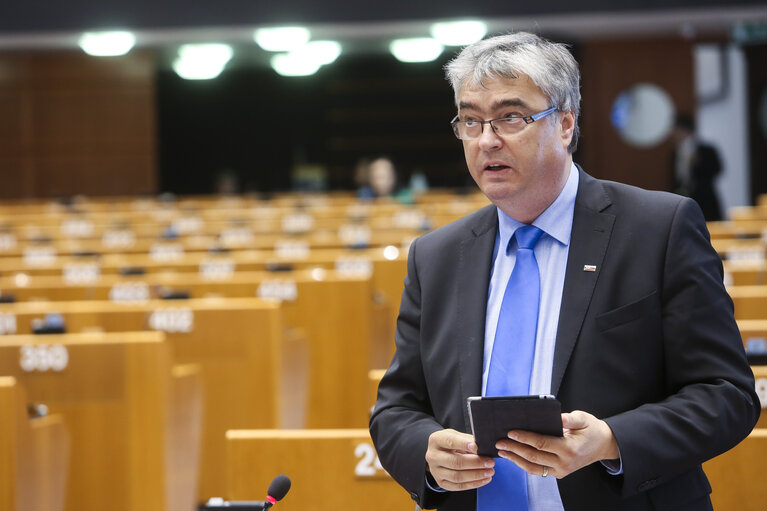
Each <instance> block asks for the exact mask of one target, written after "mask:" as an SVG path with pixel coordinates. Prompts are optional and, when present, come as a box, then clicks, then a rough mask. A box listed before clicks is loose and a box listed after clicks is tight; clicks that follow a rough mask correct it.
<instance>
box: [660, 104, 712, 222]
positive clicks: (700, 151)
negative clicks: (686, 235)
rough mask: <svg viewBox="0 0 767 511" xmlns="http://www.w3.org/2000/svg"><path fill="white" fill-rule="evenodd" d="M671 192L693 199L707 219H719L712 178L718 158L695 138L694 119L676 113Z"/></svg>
mask: <svg viewBox="0 0 767 511" xmlns="http://www.w3.org/2000/svg"><path fill="white" fill-rule="evenodd" d="M672 135H673V138H674V143H675V148H674V155H673V156H674V158H673V164H674V192H676V193H678V194H680V195H685V196H687V197H690V198H691V199H694V200H695V202H697V203H698V205H699V206H700V209H701V210H703V217H704V218H705V219H706V221H707V222H712V221H716V220H722V208H721V206H720V204H719V197H718V196H717V193H716V178H717V177H718V176H719V174H721V172H722V160H721V158H719V153H718V152H717V150H716V148H715V147H714V146H712V145H710V144H706V143H704V142H702V141H700V140H698V139H697V138H696V137H695V121H694V120H693V118H692V116H690V115H686V114H684V115H679V116H677V118H676V121H675V123H674V131H673V134H672Z"/></svg>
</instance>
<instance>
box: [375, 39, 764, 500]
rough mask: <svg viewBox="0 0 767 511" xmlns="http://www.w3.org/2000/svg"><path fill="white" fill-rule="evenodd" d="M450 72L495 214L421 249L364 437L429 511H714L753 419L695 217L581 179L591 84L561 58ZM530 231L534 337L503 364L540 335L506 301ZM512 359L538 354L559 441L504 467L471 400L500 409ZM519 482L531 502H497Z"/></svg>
mask: <svg viewBox="0 0 767 511" xmlns="http://www.w3.org/2000/svg"><path fill="white" fill-rule="evenodd" d="M446 69H447V74H448V78H449V79H450V81H451V83H452V85H453V89H454V91H455V96H456V104H457V106H458V115H457V116H456V119H454V121H453V123H452V124H453V129H454V132H455V134H456V136H457V137H458V138H459V139H461V140H462V142H463V146H464V152H465V156H466V162H467V165H468V168H469V172H470V173H471V175H472V177H473V178H474V180H475V181H476V182H477V184H478V185H479V187H480V189H481V190H482V191H483V192H484V193H485V195H487V197H488V198H489V199H490V200H491V201H492V202H493V205H491V206H488V207H486V208H484V209H482V210H480V211H477V212H476V213H473V214H471V215H469V216H467V217H465V218H463V219H461V220H459V221H457V222H454V223H453V224H450V225H448V226H445V227H443V228H441V229H438V230H436V231H434V232H432V233H429V234H427V235H425V236H423V237H422V238H420V239H418V240H417V241H416V242H414V243H413V244H412V246H411V249H410V255H409V259H408V274H407V277H406V279H405V291H404V293H403V295H402V303H401V306H400V313H399V318H398V322H397V331H396V344H397V351H396V354H395V356H394V359H393V360H392V363H391V366H390V367H389V369H388V371H387V372H386V375H385V376H384V378H383V379H382V381H381V384H380V386H379V389H378V401H377V403H376V407H375V409H374V412H373V415H372V417H371V421H370V431H371V435H372V438H373V441H374V443H375V445H376V448H377V450H378V453H379V457H380V460H381V463H382V464H383V466H384V468H385V469H386V470H387V471H388V472H389V473H390V474H391V475H392V476H393V477H394V478H395V479H396V480H397V481H398V482H399V483H400V484H401V485H402V486H403V487H404V488H405V489H406V490H407V491H408V492H410V494H411V496H412V497H413V499H414V500H415V501H416V502H417V503H418V504H419V505H420V506H421V507H424V508H433V507H437V508H438V509H441V510H461V511H465V510H471V509H475V508H476V509H478V510H479V511H487V510H489V509H514V510H517V509H522V510H527V509H529V510H535V511H541V510H562V509H566V510H568V511H570V510H602V509H604V510H645V509H647V510H650V509H661V510H662V509H669V510H670V509H685V510H693V509H694V510H699V509H710V507H711V504H710V499H709V493H710V491H711V489H710V486H709V484H708V481H707V480H706V477H705V475H704V474H703V471H702V469H701V463H702V462H703V461H705V460H707V459H709V458H711V457H713V456H716V455H717V454H719V453H721V452H724V451H726V450H727V449H729V448H731V447H732V446H734V445H735V444H737V443H738V442H739V441H740V440H741V439H743V438H744V437H745V436H746V435H747V434H748V433H749V432H750V431H751V429H752V428H753V426H754V424H755V422H756V419H757V417H758V414H759V403H758V398H757V396H756V393H755V391H754V380H753V375H752V374H751V372H750V369H749V367H748V364H747V361H746V358H745V354H744V350H743V346H742V344H741V339H740V335H739V332H738V329H737V326H736V323H735V321H734V318H733V308H732V301H731V300H730V298H729V296H728V295H727V293H726V290H725V288H724V286H723V284H722V266H721V262H720V260H719V258H718V256H717V254H716V252H715V251H714V250H713V249H712V248H711V245H710V242H709V237H708V232H707V230H706V227H705V223H704V220H703V216H702V215H701V212H700V209H699V208H698V206H697V205H696V204H695V203H694V202H693V201H692V200H690V199H686V198H683V197H679V196H676V195H672V194H667V193H662V192H648V191H644V190H641V189H638V188H633V187H630V186H626V185H622V184H618V183H612V182H607V181H600V180H596V179H594V178H592V177H591V176H589V175H588V174H586V173H585V172H584V171H583V170H582V169H580V168H578V167H577V166H575V165H574V164H573V162H572V156H571V155H572V152H573V151H574V149H575V146H576V143H577V132H578V128H577V120H578V113H579V103H580V92H579V86H580V83H579V82H580V77H579V73H578V67H577V64H576V63H575V61H574V59H573V58H572V56H571V55H570V53H569V52H568V51H567V49H566V48H565V47H564V46H562V45H559V44H555V43H552V42H549V41H547V40H544V39H542V38H539V37H537V36H535V35H532V34H525V33H518V34H512V35H505V36H499V37H495V38H491V39H488V40H485V41H480V42H479V43H475V44H474V45H471V46H469V47H467V48H466V49H464V50H463V51H462V52H461V54H460V55H459V56H458V57H457V58H456V59H454V60H453V61H452V62H451V63H449V64H448V65H447V67H446ZM530 226H534V227H533V228H534V229H537V230H539V231H541V233H539V235H540V238H538V241H537V242H534V247H533V248H532V250H533V252H534V257H533V260H534V261H536V263H535V264H537V268H538V269H539V272H540V277H539V278H538V279H537V282H536V284H535V287H536V292H537V293H538V295H537V300H538V301H537V302H536V303H538V305H536V306H535V307H534V309H535V312H536V313H537V317H535V318H533V320H534V323H533V324H534V325H535V328H534V339H531V340H527V341H526V340H525V339H524V338H523V337H522V336H519V338H515V341H514V342H519V343H520V344H519V345H511V346H509V345H507V344H508V342H509V341H508V340H507V337H504V335H506V332H507V331H509V330H513V329H514V321H515V320H517V314H518V315H519V316H520V318H519V321H518V322H519V323H522V322H524V321H527V319H524V318H522V316H523V313H522V312H521V311H517V310H509V309H504V307H503V305H504V304H505V301H506V297H505V296H504V295H505V292H504V288H506V287H507V281H509V282H510V283H509V288H511V281H513V280H514V275H513V273H514V270H513V269H512V268H513V267H514V266H515V264H516V263H515V261H521V260H522V255H521V254H522V250H523V248H529V247H526V246H523V244H522V241H520V239H519V237H518V236H517V234H518V231H519V233H521V232H522V231H524V230H529V229H531V227H530ZM515 238H516V240H515ZM525 257H528V260H529V256H525ZM521 264H522V263H521V262H520V265H521ZM510 273H511V277H510V276H509V274H510ZM509 319H511V322H510V323H509V321H508V320H509ZM509 324H511V327H509V326H507V325H509ZM525 342H527V343H528V344H530V343H532V344H534V346H526V345H523V344H524V343H525ZM503 350H507V351H508V350H511V351H515V350H518V351H519V352H520V353H521V352H523V351H524V350H530V351H531V353H533V355H532V360H531V362H530V364H529V387H526V388H527V390H528V391H529V393H530V394H554V395H556V396H557V398H558V399H559V401H560V402H561V403H562V407H563V412H565V413H563V414H562V425H563V428H564V436H563V437H561V438H558V437H547V436H543V435H538V434H534V433H532V432H524V431H512V432H510V433H509V438H507V439H504V440H501V441H499V442H498V444H497V447H498V449H499V452H500V456H501V457H500V458H497V459H492V458H487V457H483V456H479V455H477V454H476V452H477V446H476V444H475V443H474V439H473V437H472V436H471V434H469V432H470V431H471V429H470V423H469V417H468V412H467V409H466V399H467V397H469V396H476V395H487V394H488V393H489V383H488V380H489V379H491V378H494V379H495V378H497V376H495V374H497V373H495V371H497V369H494V367H496V366H494V359H495V358H496V356H498V358H499V359H501V358H502V354H503V353H504V352H503ZM519 358H520V359H521V358H522V357H521V356H520V357H519ZM526 371H528V370H526ZM514 378H516V376H515V375H511V376H509V379H514ZM524 382H525V385H527V382H528V379H527V373H526V374H525V379H524ZM509 466H511V468H512V469H514V470H516V471H519V472H520V473H521V474H522V482H521V483H514V484H521V486H522V487H521V489H520V488H519V487H517V488H516V489H515V490H514V491H518V492H521V493H515V495H519V496H517V497H514V498H510V499H508V500H506V501H502V502H501V504H489V502H491V501H490V500H487V499H485V498H484V497H483V495H487V494H489V493H488V492H491V491H496V489H497V488H498V487H501V488H505V487H506V486H508V485H509V484H511V483H510V482H509V481H508V479H507V478H509V477H511V476H508V475H507V474H509V473H510V472H508V470H509V469H508V467H509ZM517 467H519V468H517ZM501 468H503V471H501V470H500V469H501ZM520 468H521V469H522V470H523V471H524V472H521V471H520ZM514 477H516V476H514ZM483 492H484V493H483ZM478 499H479V500H478ZM478 502H479V503H478Z"/></svg>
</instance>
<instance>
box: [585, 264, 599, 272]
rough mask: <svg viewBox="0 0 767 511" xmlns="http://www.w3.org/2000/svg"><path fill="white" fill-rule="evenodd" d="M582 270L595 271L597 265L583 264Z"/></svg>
mask: <svg viewBox="0 0 767 511" xmlns="http://www.w3.org/2000/svg"><path fill="white" fill-rule="evenodd" d="M583 271H597V266H596V265H595V264H584V265H583Z"/></svg>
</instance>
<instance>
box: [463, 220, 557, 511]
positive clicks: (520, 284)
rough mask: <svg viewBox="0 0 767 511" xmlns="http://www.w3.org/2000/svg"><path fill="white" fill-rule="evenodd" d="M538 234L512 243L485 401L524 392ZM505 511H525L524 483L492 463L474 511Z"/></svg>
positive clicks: (524, 231)
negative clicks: (514, 254) (513, 257)
mask: <svg viewBox="0 0 767 511" xmlns="http://www.w3.org/2000/svg"><path fill="white" fill-rule="evenodd" d="M542 234H543V231H541V230H540V229H538V228H537V227H535V226H532V225H528V226H525V227H520V228H519V229H517V230H516V231H515V232H514V236H513V237H512V238H516V240H517V246H518V247H519V248H518V249H517V260H516V262H515V263H514V270H512V272H511V277H509V283H508V284H507V285H506V291H505V292H504V294H503V301H502V302H501V312H500V314H499V315H498V326H497V328H496V331H495V341H494V343H493V354H492V356H491V357H490V368H489V369H488V374H487V388H486V390H485V395H486V396H521V395H525V394H527V393H528V392H529V389H530V374H531V373H532V370H533V356H534V354H535V332H536V329H537V327H538V304H539V303H540V295H541V291H540V289H541V280H540V272H539V271H538V261H536V259H535V253H534V252H533V247H534V246H535V243H536V242H537V241H538V239H539V238H540V237H541V235H542ZM509 244H511V241H509ZM507 251H508V249H507ZM503 255H506V254H502V255H500V256H503ZM506 509H513V510H515V511H517V510H519V511H526V510H527V509H528V503H527V477H526V475H525V471H524V470H522V469H521V468H519V467H518V466H517V465H515V464H514V463H512V462H511V461H509V460H506V459H503V458H497V459H496V460H495V476H493V480H492V481H491V482H490V483H489V484H487V485H485V486H483V487H481V488H479V489H478V490H477V511H496V510H506Z"/></svg>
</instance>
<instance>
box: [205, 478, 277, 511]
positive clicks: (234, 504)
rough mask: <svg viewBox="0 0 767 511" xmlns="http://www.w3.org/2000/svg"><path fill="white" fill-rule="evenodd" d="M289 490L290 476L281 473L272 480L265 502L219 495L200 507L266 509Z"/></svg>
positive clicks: (250, 510) (264, 510)
mask: <svg viewBox="0 0 767 511" xmlns="http://www.w3.org/2000/svg"><path fill="white" fill-rule="evenodd" d="M288 490H290V478H289V477H288V476H286V475H282V474H280V475H278V476H277V477H275V478H274V479H273V480H272V483H271V484H270V485H269V489H268V490H266V500H265V501H263V502H262V501H260V500H256V501H244V500H240V501H231V502H227V501H225V500H224V499H222V498H218V497H217V498H212V499H210V500H208V502H207V503H206V504H205V505H204V506H203V507H201V508H200V511H203V510H212V509H219V508H227V509H232V510H237V511H266V510H267V509H269V508H271V507H272V506H273V505H274V504H275V503H276V502H277V501H279V500H282V499H283V497H285V495H286V494H287V493H288Z"/></svg>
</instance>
